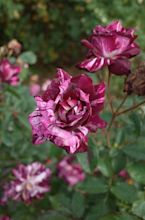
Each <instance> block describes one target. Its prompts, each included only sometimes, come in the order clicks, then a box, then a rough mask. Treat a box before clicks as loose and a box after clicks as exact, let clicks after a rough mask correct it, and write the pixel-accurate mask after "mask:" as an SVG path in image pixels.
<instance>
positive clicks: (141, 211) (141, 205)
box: [132, 201, 145, 219]
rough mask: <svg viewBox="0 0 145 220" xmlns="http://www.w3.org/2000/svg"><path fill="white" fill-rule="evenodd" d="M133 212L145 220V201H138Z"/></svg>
mask: <svg viewBox="0 0 145 220" xmlns="http://www.w3.org/2000/svg"><path fill="white" fill-rule="evenodd" d="M132 212H133V213H134V214H135V215H137V216H139V217H141V218H143V219H145V201H137V202H135V203H134V204H133V208H132Z"/></svg>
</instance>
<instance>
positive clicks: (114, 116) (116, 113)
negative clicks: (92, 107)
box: [108, 95, 128, 130]
mask: <svg viewBox="0 0 145 220" xmlns="http://www.w3.org/2000/svg"><path fill="white" fill-rule="evenodd" d="M127 97H128V95H125V96H124V98H123V100H122V102H121V103H120V105H119V106H118V108H117V109H116V111H115V112H114V113H113V115H112V119H111V121H110V123H109V126H108V130H110V128H111V127H112V124H113V122H114V120H115V118H116V116H118V114H119V113H118V112H119V110H120V108H121V107H122V106H123V104H124V103H125V101H126V99H127Z"/></svg>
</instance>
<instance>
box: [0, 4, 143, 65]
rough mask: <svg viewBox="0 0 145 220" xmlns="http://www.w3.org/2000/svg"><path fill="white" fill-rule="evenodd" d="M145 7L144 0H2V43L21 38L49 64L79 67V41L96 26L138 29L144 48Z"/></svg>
mask: <svg viewBox="0 0 145 220" xmlns="http://www.w3.org/2000/svg"><path fill="white" fill-rule="evenodd" d="M144 7H145V1H144V0H143V1H140V0H135V1H132V0H119V1H116V0H110V1H109V2H108V1H106V0H102V1H96V0H82V1H74V0H68V1H66V0H61V1H59V0H57V1H54V2H53V1H51V0H39V1H35V0H26V1H23V0H8V1H5V0H1V1H0V26H1V42H0V43H1V44H3V43H5V42H7V41H8V40H10V39H12V38H17V39H18V40H20V41H21V42H22V43H23V45H24V48H25V49H27V50H31V51H34V52H35V53H36V54H37V56H38V57H39V59H41V60H42V61H43V62H45V63H50V62H51V63H54V62H57V64H58V66H61V65H62V62H63V63H65V64H75V62H78V57H80V55H81V54H82V53H81V52H80V51H81V46H80V40H79V39H80V38H84V37H87V35H88V34H89V33H90V30H91V29H92V28H93V27H94V26H95V25H96V24H104V25H105V24H107V23H109V22H110V21H112V20H115V19H120V20H122V22H123V24H124V25H126V26H128V27H129V26H130V27H131V26H132V27H136V30H137V32H138V34H139V38H138V42H139V43H140V44H141V46H142V48H144V35H145V31H144V30H145V29H144V19H145V15H144ZM64 40H65V43H64ZM74 48H75V49H74ZM143 56H144V53H143ZM60 57H61V60H60ZM68 57H71V59H68Z"/></svg>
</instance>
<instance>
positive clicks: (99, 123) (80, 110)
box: [29, 69, 106, 153]
mask: <svg viewBox="0 0 145 220" xmlns="http://www.w3.org/2000/svg"><path fill="white" fill-rule="evenodd" d="M104 93H105V85H104V83H100V84H98V85H93V83H92V80H91V79H90V78H89V77H88V76H86V75H84V74H82V75H79V76H76V77H71V76H70V75H69V74H68V73H66V72H65V71H64V70H62V69H58V71H57V77H56V79H54V80H52V81H51V83H50V85H49V86H48V87H47V90H46V91H45V92H44V95H43V96H42V97H38V96H37V97H35V100H36V103H37V108H36V110H35V111H34V112H33V113H31V114H30V116H29V122H30V124H31V126H32V133H33V143H34V144H41V143H43V142H45V141H46V140H50V141H52V142H53V143H55V144H56V145H57V146H58V147H61V148H64V149H65V150H66V151H67V152H69V153H75V152H84V151H86V150H87V134H88V132H89V131H92V132H95V131H96V130H97V129H98V128H104V127H105V126H106V122H104V121H103V120H102V119H101V118H100V117H99V112H100V111H101V110H102V108H103V105H104V100H105V97H104Z"/></svg>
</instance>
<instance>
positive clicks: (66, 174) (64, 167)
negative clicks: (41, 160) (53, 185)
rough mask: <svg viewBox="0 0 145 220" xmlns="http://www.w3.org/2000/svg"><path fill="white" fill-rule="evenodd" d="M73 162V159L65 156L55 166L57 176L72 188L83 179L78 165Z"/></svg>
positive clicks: (83, 174) (83, 175)
mask: <svg viewBox="0 0 145 220" xmlns="http://www.w3.org/2000/svg"><path fill="white" fill-rule="evenodd" d="M73 161H74V158H73V157H68V156H66V157H64V158H63V159H62V160H61V161H60V162H59V163H58V166H57V169H58V176H59V177H60V178H62V179H64V180H65V182H67V183H68V184H69V185H70V186H74V185H75V184H77V183H79V182H81V181H83V180H84V179H85V173H84V172H83V170H82V168H81V166H80V164H78V163H74V162H73Z"/></svg>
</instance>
